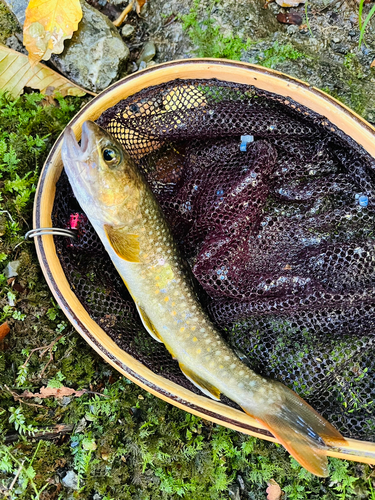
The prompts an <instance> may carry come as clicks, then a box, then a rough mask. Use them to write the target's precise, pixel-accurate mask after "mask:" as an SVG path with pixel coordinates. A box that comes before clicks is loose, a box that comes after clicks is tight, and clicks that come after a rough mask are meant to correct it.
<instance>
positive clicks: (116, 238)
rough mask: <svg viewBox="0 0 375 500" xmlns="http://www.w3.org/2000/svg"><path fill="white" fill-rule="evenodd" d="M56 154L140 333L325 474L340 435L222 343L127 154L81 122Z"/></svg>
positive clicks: (207, 391)
mask: <svg viewBox="0 0 375 500" xmlns="http://www.w3.org/2000/svg"><path fill="white" fill-rule="evenodd" d="M62 158H63V163H64V166H65V170H66V172H67V175H68V177H69V180H70V183H71V185H72V188H73V192H74V194H75V196H76V198H77V200H78V202H79V203H80V205H81V207H82V209H83V210H84V212H85V213H86V215H87V217H88V218H89V219H90V221H91V223H92V225H93V227H94V229H95V230H96V232H97V233H98V235H99V237H100V238H101V241H102V242H103V244H104V247H105V249H106V250H107V252H108V254H109V256H110V258H111V260H112V262H113V263H114V265H115V267H116V269H117V271H118V272H119V274H120V275H121V277H122V279H123V281H124V283H125V285H126V287H127V288H128V290H129V292H130V294H131V296H132V298H133V300H134V302H135V304H136V306H137V309H138V312H139V314H140V317H141V319H142V322H143V325H144V326H145V328H146V330H147V331H148V332H149V333H150V335H151V336H152V337H153V338H154V339H155V340H157V341H159V342H163V343H164V344H165V346H166V347H167V349H168V351H169V352H170V353H171V355H172V356H173V357H174V358H175V359H177V360H178V363H179V365H180V368H181V370H182V372H183V373H184V374H185V376H186V377H187V378H188V379H189V380H191V381H192V382H193V383H194V384H195V385H196V386H197V387H199V389H201V390H202V391H203V392H204V393H205V394H206V395H208V396H210V397H212V398H213V399H216V400H219V399H220V394H225V395H226V396H227V397H229V398H230V399H231V400H233V401H235V402H236V403H237V404H238V405H239V406H241V408H243V409H244V411H245V412H246V413H248V414H249V415H251V416H252V417H254V418H255V419H257V420H258V421H259V422H261V423H262V424H263V425H265V426H266V428H268V429H269V430H270V431H271V432H272V433H273V434H274V435H275V436H276V437H277V438H278V440H279V441H280V442H281V443H282V444H283V445H284V446H285V448H286V449H287V450H288V451H289V452H290V453H291V455H292V456H293V457H294V458H296V460H298V461H299V462H300V463H301V464H302V465H303V466H304V467H305V468H306V469H308V470H309V471H311V472H313V473H314V474H316V475H319V476H326V475H327V474H328V470H327V457H326V451H327V448H328V446H330V445H334V446H339V445H340V446H341V445H343V444H345V439H344V438H343V437H342V436H341V434H340V433H339V432H338V431H337V430H336V429H335V428H334V427H333V426H332V425H331V424H329V423H328V422H327V421H326V420H325V419H324V418H323V417H321V416H320V415H319V414H318V413H317V412H315V410H313V409H312V408H311V407H310V406H309V405H308V404H306V403H305V402H304V401H303V400H302V399H301V398H300V397H299V396H298V395H297V394H295V393H294V392H293V391H291V390H290V389H288V388H287V387H285V386H284V385H282V384H281V383H279V382H277V381H274V380H269V379H266V378H264V377H262V376H260V375H258V374H256V373H255V372H253V371H252V370H250V369H249V368H248V367H247V366H246V365H245V364H244V363H243V362H242V361H241V360H240V359H239V358H238V357H237V356H236V354H235V353H234V352H233V351H232V350H231V349H230V348H229V347H228V346H227V345H226V343H225V342H224V340H223V339H222V338H221V336H220V334H219V333H218V331H217V329H216V328H215V326H214V324H213V323H212V322H211V320H210V318H209V317H208V315H207V314H206V312H205V310H204V309H203V308H202V306H201V304H200V302H199V299H198V297H197V294H196V292H195V288H194V285H193V281H192V277H191V272H190V270H189V268H188V267H187V265H186V264H185V262H184V260H183V258H182V256H181V254H180V252H179V250H178V248H177V246H176V244H175V242H174V240H173V237H172V234H171V231H170V229H169V226H168V224H167V222H166V220H165V218H164V216H163V213H162V211H161V208H160V206H159V204H158V202H157V200H156V198H155V197H154V195H153V193H152V191H151V189H150V187H149V186H148V184H147V182H146V180H145V179H144V177H143V175H142V173H141V172H140V171H139V169H138V168H137V167H136V165H135V164H134V162H133V160H132V159H131V157H130V156H129V155H128V153H127V152H126V151H125V150H124V149H123V148H122V146H121V145H120V144H119V143H117V142H116V141H115V140H114V139H113V138H112V137H111V136H110V135H109V134H108V133H107V132H106V131H104V130H103V129H101V128H100V127H99V126H98V125H96V124H95V123H93V122H89V121H88V122H85V123H84V124H83V127H82V140H81V147H79V146H78V143H77V141H76V139H75V135H74V132H73V131H72V129H70V128H68V129H67V130H66V132H65V138H64V145H63V149H62Z"/></svg>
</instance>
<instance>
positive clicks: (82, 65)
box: [51, 1, 129, 92]
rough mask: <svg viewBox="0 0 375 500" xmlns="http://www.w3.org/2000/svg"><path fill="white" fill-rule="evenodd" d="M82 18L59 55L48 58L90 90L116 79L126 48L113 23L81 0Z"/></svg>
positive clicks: (68, 75)
mask: <svg viewBox="0 0 375 500" xmlns="http://www.w3.org/2000/svg"><path fill="white" fill-rule="evenodd" d="M82 11H83V18H82V21H81V22H80V24H79V27H78V31H76V32H75V33H74V35H73V38H72V39H71V40H67V41H66V42H65V49H64V52H63V53H62V54H58V55H57V54H54V55H53V56H52V58H51V61H52V62H53V64H54V66H56V67H57V68H58V69H59V70H60V71H61V72H62V73H63V74H64V75H65V76H67V77H68V78H69V79H70V80H72V81H73V82H75V83H77V84H78V85H81V86H82V87H84V88H86V89H88V90H91V91H93V92H100V91H101V90H103V89H105V88H106V87H108V86H109V85H110V84H111V83H112V82H114V81H116V79H117V77H118V76H119V74H120V71H121V70H122V68H123V66H124V64H125V63H126V61H127V60H128V57H129V49H128V47H127V46H126V45H125V43H124V42H123V40H122V38H121V37H120V35H119V34H118V32H117V29H116V28H115V26H114V25H113V24H112V23H111V22H110V21H109V20H108V18H106V17H105V16H103V14H101V13H100V12H99V11H97V10H96V9H94V8H93V7H91V6H90V5H88V4H87V3H86V2H84V1H82Z"/></svg>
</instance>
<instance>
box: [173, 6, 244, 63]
mask: <svg viewBox="0 0 375 500" xmlns="http://www.w3.org/2000/svg"><path fill="white" fill-rule="evenodd" d="M216 3H218V2H217V0H214V1H213V2H212V3H211V5H210V6H209V8H208V9H207V11H206V12H205V14H204V15H205V19H203V20H202V21H201V20H200V4H201V2H200V0H194V4H193V7H192V8H191V10H190V12H189V14H187V15H185V16H181V20H182V23H183V24H182V27H183V29H184V30H185V31H187V32H188V34H189V37H190V39H191V41H192V43H193V44H194V45H195V49H194V51H195V55H196V56H198V57H215V58H220V57H222V58H226V59H233V60H240V58H241V54H242V51H243V50H246V49H248V48H249V47H250V46H251V45H252V42H251V41H250V39H247V40H243V39H242V38H240V37H239V36H237V35H233V34H230V35H223V34H222V33H221V31H220V27H219V26H216V25H215V21H214V20H213V19H212V18H211V14H210V12H211V10H212V7H213V6H214V5H215V4H216Z"/></svg>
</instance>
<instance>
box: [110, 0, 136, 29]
mask: <svg viewBox="0 0 375 500" xmlns="http://www.w3.org/2000/svg"><path fill="white" fill-rule="evenodd" d="M134 2H135V0H132V1H131V2H130V3H129V5H128V6H127V7H126V8H125V9H124V10H123V11H122V12H121V14H120V15H119V16H118V18H117V19H115V20H114V21H113V24H114V25H115V26H116V27H117V28H118V27H119V26H121V25H122V23H123V22H124V21H125V19H126V18H127V15H128V14H129V12H131V10H132V9H133V5H134Z"/></svg>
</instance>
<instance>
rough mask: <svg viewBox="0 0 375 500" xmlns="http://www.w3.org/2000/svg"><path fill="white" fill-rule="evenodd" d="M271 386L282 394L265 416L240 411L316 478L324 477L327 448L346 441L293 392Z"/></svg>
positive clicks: (325, 475) (345, 443) (337, 445)
mask: <svg viewBox="0 0 375 500" xmlns="http://www.w3.org/2000/svg"><path fill="white" fill-rule="evenodd" d="M273 383H274V384H275V385H277V389H276V387H275V389H276V390H277V391H278V393H279V395H281V401H280V402H275V403H273V404H272V406H271V405H270V406H269V405H267V404H266V405H265V407H264V408H265V411H264V414H261V412H259V411H257V412H256V413H257V415H254V414H253V413H252V411H251V409H249V410H248V409H246V406H242V405H241V406H242V408H243V410H244V411H245V412H246V413H247V414H249V415H250V416H252V417H254V418H255V419H256V420H257V421H258V422H260V423H261V424H263V425H264V426H265V427H266V428H267V429H268V430H269V431H270V432H272V434H273V435H274V436H275V438H277V440H278V441H279V442H280V443H281V444H282V445H283V446H284V448H286V450H287V451H288V452H289V453H290V454H291V455H292V457H293V458H295V459H296V460H297V462H299V463H300V465H302V466H303V467H304V468H305V469H307V470H308V471H309V472H311V473H312V474H315V475H316V476H320V477H327V476H328V474H329V470H328V460H327V449H328V447H329V446H335V447H340V446H345V445H347V444H348V443H347V441H346V440H345V438H344V437H343V436H342V435H341V434H340V433H339V431H338V430H337V429H335V428H334V427H333V426H332V425H331V424H330V423H329V422H328V421H327V420H325V419H324V418H323V417H322V416H321V415H319V413H318V412H316V411H315V410H314V409H313V408H312V407H311V406H310V405H309V404H307V403H306V402H305V401H304V400H303V399H302V398H300V397H299V396H298V395H297V394H296V393H295V392H293V391H291V390H290V389H288V388H287V387H285V386H284V385H283V384H281V383H279V382H273ZM271 408H272V410H274V411H271ZM267 410H268V411H267Z"/></svg>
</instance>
